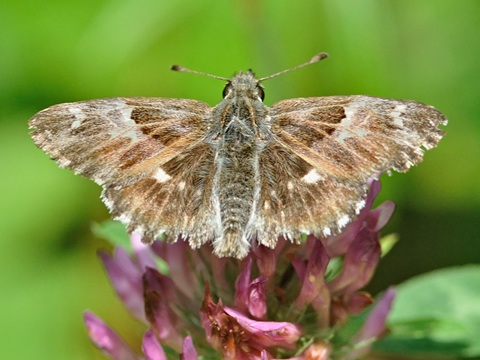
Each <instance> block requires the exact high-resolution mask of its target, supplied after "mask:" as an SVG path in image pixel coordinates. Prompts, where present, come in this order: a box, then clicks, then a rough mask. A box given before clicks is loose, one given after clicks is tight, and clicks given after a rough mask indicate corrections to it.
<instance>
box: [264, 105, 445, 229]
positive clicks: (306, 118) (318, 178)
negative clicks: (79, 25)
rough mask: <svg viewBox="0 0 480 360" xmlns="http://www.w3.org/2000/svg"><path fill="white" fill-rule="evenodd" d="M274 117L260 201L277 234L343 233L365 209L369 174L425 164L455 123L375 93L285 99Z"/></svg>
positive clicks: (276, 107) (422, 107) (421, 107)
mask: <svg viewBox="0 0 480 360" xmlns="http://www.w3.org/2000/svg"><path fill="white" fill-rule="evenodd" d="M270 118H271V124H272V132H273V139H274V141H273V142H271V143H270V144H269V145H268V146H267V148H266V149H265V151H264V152H263V154H262V161H261V167H262V170H261V171H262V176H263V178H262V182H263V186H262V195H263V197H262V198H261V202H260V203H259V206H260V214H261V219H259V224H261V223H264V224H265V226H263V225H262V226H263V228H264V232H265V233H266V234H268V235H270V238H271V235H272V234H273V233H274V232H275V231H278V233H283V234H285V235H287V236H293V235H294V236H298V232H299V231H301V232H313V233H316V234H319V235H322V234H323V235H329V234H330V233H335V232H337V231H338V230H339V229H340V228H341V227H343V226H344V225H345V224H346V223H347V222H348V221H349V220H350V219H351V218H352V217H353V216H354V214H355V213H357V212H358V210H359V207H360V206H361V204H362V197H363V196H364V195H365V192H366V185H365V184H366V182H367V179H368V178H370V177H375V176H376V175H377V174H379V173H381V172H388V171H390V170H392V169H393V170H396V171H406V170H408V168H409V167H410V166H412V165H413V164H415V163H418V162H419V161H421V159H422V156H423V149H422V147H423V148H425V149H430V148H432V147H434V146H435V145H437V143H438V141H439V140H440V139H441V137H442V136H443V135H444V132H443V131H441V130H439V129H438V126H439V125H445V124H446V123H447V120H446V119H445V117H444V116H443V115H442V114H441V113H440V112H439V111H437V110H436V109H434V108H433V107H431V106H428V105H425V104H421V103H418V102H414V101H399V100H391V99H382V98H373V97H368V96H345V97H343V96H336V97H322V98H303V99H302V98H299V99H291V100H285V101H281V102H279V103H277V104H274V105H273V106H272V108H271V109H270ZM262 226H259V227H258V229H259V230H258V231H259V233H261V232H262ZM292 234H293V235H292Z"/></svg>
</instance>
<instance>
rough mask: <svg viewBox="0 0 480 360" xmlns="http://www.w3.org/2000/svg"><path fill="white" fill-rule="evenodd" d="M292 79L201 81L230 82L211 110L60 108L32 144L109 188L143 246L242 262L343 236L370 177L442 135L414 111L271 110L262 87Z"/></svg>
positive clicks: (173, 103) (121, 105)
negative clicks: (284, 246) (256, 249)
mask: <svg viewBox="0 0 480 360" xmlns="http://www.w3.org/2000/svg"><path fill="white" fill-rule="evenodd" d="M325 57H326V54H324V53H321V54H318V55H316V56H314V57H313V58H312V59H311V60H310V61H308V62H306V63H304V64H301V65H299V66H297V67H295V68H293V69H297V68H299V67H303V66H306V65H309V64H311V63H314V62H317V61H319V60H321V59H323V58H325ZM173 69H174V70H178V71H188V72H193V73H198V72H195V71H191V70H188V69H185V68H182V67H179V66H174V67H173ZM293 69H289V70H285V71H282V72H280V73H277V74H274V75H271V76H269V77H265V78H262V79H257V78H256V77H255V76H254V74H253V73H252V71H251V70H249V71H247V72H239V73H238V74H236V75H234V76H233V77H232V78H231V79H227V78H221V77H217V76H213V75H208V74H203V75H208V76H212V77H215V78H219V79H222V80H225V81H227V84H226V86H225V89H224V91H223V100H221V101H220V102H219V103H218V105H216V106H215V107H213V108H212V107H210V106H209V105H207V104H206V103H203V102H200V101H196V100H187V99H169V98H145V97H135V98H120V97H119V98H111V99H100V100H89V101H81V102H74V103H65V104H59V105H55V106H52V107H49V108H47V109H45V110H43V111H40V112H39V113H37V114H36V115H35V116H33V118H32V119H31V120H30V123H29V124H30V128H31V129H33V131H32V132H31V136H32V138H33V140H34V142H35V144H36V145H37V146H38V147H39V148H41V149H43V150H44V151H45V152H46V153H48V154H50V156H51V157H52V159H54V160H56V161H57V163H58V164H59V165H60V167H63V168H68V169H72V170H74V171H75V173H77V174H80V175H82V176H85V177H87V178H90V179H92V180H93V181H95V182H96V183H97V184H99V185H101V186H102V187H103V192H102V195H101V197H102V199H103V201H104V203H105V204H106V206H107V207H108V209H109V210H110V212H111V213H112V214H113V216H114V217H115V218H116V219H118V220H120V221H121V222H123V223H124V224H126V226H127V230H128V231H129V232H130V233H132V232H139V233H141V234H142V239H143V241H144V242H146V243H151V242H153V241H154V240H155V239H159V238H162V239H163V240H165V241H170V242H174V241H176V240H177V239H179V238H182V239H185V240H187V241H188V242H189V244H190V245H191V246H192V248H198V247H200V246H201V245H203V244H205V243H211V244H212V245H213V251H214V253H215V254H216V255H218V256H219V257H225V256H229V257H235V258H239V259H241V258H244V257H245V256H246V255H247V254H248V252H249V249H250V248H251V245H252V243H253V242H257V243H258V244H262V245H265V246H267V247H270V248H273V247H275V245H276V243H277V240H278V238H279V236H283V237H284V238H286V239H289V240H291V241H299V239H300V238H301V236H302V234H314V235H316V236H318V237H322V236H328V235H331V234H336V233H338V232H339V231H340V230H341V229H342V228H343V227H344V226H345V225H346V224H348V223H349V222H350V221H351V220H352V219H354V218H355V216H356V214H358V212H359V211H360V209H361V208H362V206H363V205H364V197H365V194H366V192H367V188H368V186H367V181H368V179H369V178H371V177H375V176H377V174H379V173H382V172H390V171H391V170H395V171H399V172H404V171H406V170H408V169H409V168H410V167H411V166H412V165H414V164H416V163H418V162H420V161H421V160H422V157H423V153H424V149H431V148H433V147H435V146H436V145H437V143H438V142H439V140H440V139H441V138H442V136H443V135H444V132H443V131H442V130H441V129H439V128H438V126H439V125H446V124H447V120H446V118H445V117H444V115H443V114H442V113H440V112H439V111H438V110H436V109H434V108H433V107H431V106H428V105H425V104H422V103H419V102H415V101H403V100H392V99H384V98H377V97H370V96H363V95H355V96H326V97H309V98H296V99H288V100H283V101H280V102H277V103H276V104H274V105H272V106H271V107H267V106H266V105H265V104H264V103H263V98H264V89H263V88H262V86H261V81H263V80H266V79H268V78H271V77H273V76H276V75H278V74H281V73H284V72H286V71H290V70H293Z"/></svg>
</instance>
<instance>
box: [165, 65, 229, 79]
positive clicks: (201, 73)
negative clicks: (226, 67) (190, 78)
mask: <svg viewBox="0 0 480 360" xmlns="http://www.w3.org/2000/svg"><path fill="white" fill-rule="evenodd" d="M170 70H173V71H179V72H187V73H190V74H197V75H202V76H208V77H211V78H214V79H218V80H223V81H230V79H228V78H225V77H222V76H217V75H212V74H208V73H204V72H201V71H195V70H190V69H187V68H186V67H183V66H181V65H172V67H171V68H170Z"/></svg>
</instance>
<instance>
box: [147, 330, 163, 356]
mask: <svg viewBox="0 0 480 360" xmlns="http://www.w3.org/2000/svg"><path fill="white" fill-rule="evenodd" d="M142 350H143V353H144V354H145V360H167V356H166V355H165V352H164V351H163V348H162V346H161V345H160V343H159V342H158V340H157V337H156V336H155V333H154V332H153V331H152V330H147V332H146V333H145V335H143V341H142Z"/></svg>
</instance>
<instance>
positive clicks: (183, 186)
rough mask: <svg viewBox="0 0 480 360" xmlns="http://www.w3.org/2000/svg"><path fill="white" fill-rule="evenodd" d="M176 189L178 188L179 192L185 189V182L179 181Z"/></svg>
mask: <svg viewBox="0 0 480 360" xmlns="http://www.w3.org/2000/svg"><path fill="white" fill-rule="evenodd" d="M178 188H179V189H180V190H183V189H185V181H183V180H182V181H180V182H179V183H178Z"/></svg>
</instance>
